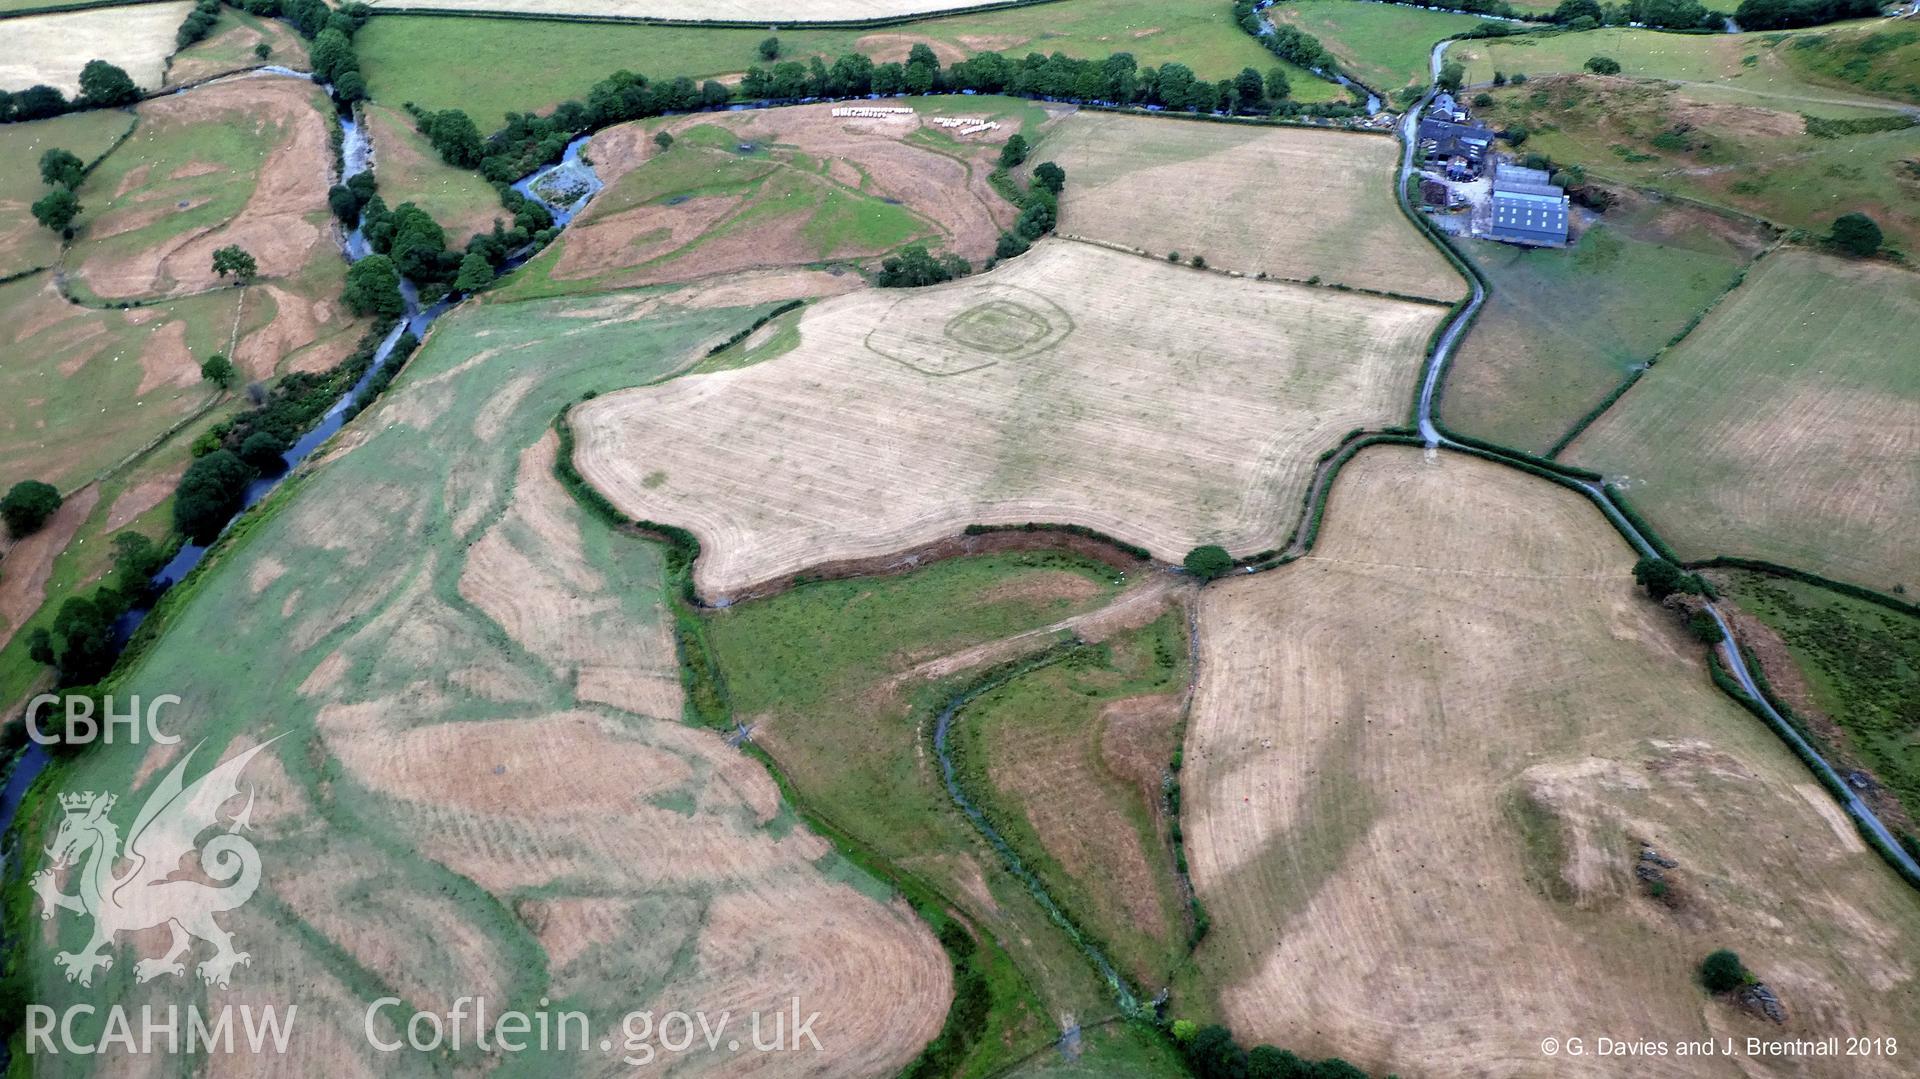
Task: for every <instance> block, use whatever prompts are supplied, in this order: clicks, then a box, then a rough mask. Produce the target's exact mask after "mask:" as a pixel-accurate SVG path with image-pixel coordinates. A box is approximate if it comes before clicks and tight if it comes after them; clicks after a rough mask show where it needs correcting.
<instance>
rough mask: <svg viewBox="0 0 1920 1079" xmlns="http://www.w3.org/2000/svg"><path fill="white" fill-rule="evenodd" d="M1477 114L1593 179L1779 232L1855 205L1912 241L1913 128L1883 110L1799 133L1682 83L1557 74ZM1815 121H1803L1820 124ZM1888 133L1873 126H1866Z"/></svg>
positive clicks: (1900, 242) (1791, 123)
mask: <svg viewBox="0 0 1920 1079" xmlns="http://www.w3.org/2000/svg"><path fill="white" fill-rule="evenodd" d="M1493 97H1494V100H1495V104H1494V105H1493V106H1492V107H1490V108H1486V109H1483V110H1482V112H1481V115H1482V116H1483V117H1484V118H1486V119H1487V120H1488V121H1489V122H1491V123H1493V124H1494V125H1495V126H1500V127H1505V126H1509V125H1513V124H1518V125H1521V126H1524V127H1526V128H1527V130H1528V131H1530V132H1531V133H1532V137H1531V138H1530V139H1529V140H1528V142H1527V146H1526V148H1527V150H1528V151H1530V152H1538V153H1544V154H1546V155H1548V156H1549V157H1551V158H1553V159H1554V161H1556V162H1560V163H1576V162H1577V163H1579V164H1581V165H1584V166H1585V167H1586V168H1587V169H1588V171H1589V172H1590V173H1592V174H1593V175H1594V176H1596V177H1604V178H1607V179H1612V180H1619V181H1624V182H1627V183H1631V184H1634V185H1636V186H1641V187H1648V188H1652V189H1653V190H1656V191H1662V192H1669V193H1672V194H1676V195H1684V196H1686V197H1688V198H1694V199H1699V200H1701V201H1704V202H1708V203H1711V204H1714V205H1717V206H1725V207H1727V208H1729V209H1733V210H1738V211H1741V212H1744V213H1748V214H1752V215H1754V216H1757V217H1761V218H1764V219H1766V220H1769V221H1772V222H1775V223H1776V224H1779V225H1781V226H1783V227H1786V228H1802V229H1807V230H1808V231H1810V232H1813V233H1815V234H1825V232H1826V231H1827V230H1828V228H1830V227H1831V226H1832V224H1833V219H1834V218H1835V217H1838V216H1839V215H1840V214H1842V213H1846V212H1849V211H1854V210H1858V211H1861V212H1864V213H1866V214H1868V215H1869V216H1871V217H1872V218H1874V220H1876V221H1878V222H1879V223H1880V227H1881V228H1882V229H1884V230H1885V231H1886V233H1887V235H1888V238H1889V242H1890V243H1892V244H1894V245H1895V246H1898V247H1902V248H1907V249H1913V248H1914V247H1916V246H1920V165H1916V164H1914V162H1915V161H1916V160H1917V159H1920V127H1915V126H1907V127H1900V126H1898V125H1901V124H1911V123H1912V118H1911V117H1907V116H1904V115H1902V114H1898V113H1895V112H1893V111H1890V110H1881V111H1867V110H1859V109H1850V110H1847V111H1848V112H1849V114H1850V115H1848V116H1847V117H1844V118H1842V119H1840V120H1839V121H1838V124H1839V125H1854V127H1855V130H1854V131H1853V132H1852V133H1846V132H1844V131H1843V130H1838V129H1836V127H1835V125H1833V124H1828V125H1826V126H1824V127H1822V128H1820V129H1819V130H1822V131H1828V132H1829V134H1828V135H1827V136H1826V137H1822V136H1821V135H1817V134H1814V133H1812V132H1810V131H1809V130H1808V125H1809V121H1808V120H1807V119H1806V118H1805V117H1804V116H1802V115H1800V113H1799V112H1798V111H1792V110H1789V109H1786V108H1783V107H1780V106H1784V105H1785V102H1783V101H1782V100H1780V99H1775V98H1770V99H1767V100H1766V102H1765V105H1766V107H1765V108H1764V109H1763V108H1759V107H1756V106H1755V104H1754V103H1753V102H1751V101H1749V102H1745V103H1713V104H1707V103H1700V102H1696V101H1694V100H1692V97H1693V94H1692V88H1686V89H1681V90H1677V89H1675V88H1674V87H1672V86H1670V85H1666V84H1661V83H1654V82H1640V83H1622V82H1618V81H1615V80H1602V79H1593V78H1588V77H1577V76H1564V77H1556V78H1549V79H1542V80H1538V81H1535V82H1531V83H1529V84H1528V85H1526V86H1521V87H1508V88H1506V89H1503V90H1499V91H1495V92H1494V93H1493ZM1820 122H1821V121H1814V123H1820ZM1889 126H1890V128H1891V129H1880V130H1876V129H1875V128H1876V127H1889Z"/></svg>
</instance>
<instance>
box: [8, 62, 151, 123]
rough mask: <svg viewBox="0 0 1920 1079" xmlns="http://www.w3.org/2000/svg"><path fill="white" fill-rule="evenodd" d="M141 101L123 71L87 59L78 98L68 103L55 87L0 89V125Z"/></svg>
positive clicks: (138, 88) (130, 77) (44, 85)
mask: <svg viewBox="0 0 1920 1079" xmlns="http://www.w3.org/2000/svg"><path fill="white" fill-rule="evenodd" d="M138 100H140V87H139V86H137V85H135V84H134V81H133V77H132V76H131V75H128V74H127V73H126V70H125V69H123V68H120V67H116V66H114V65H113V64H109V63H107V62H106V61H105V60H89V61H87V63H86V66H85V67H82V68H81V69H80V96H79V97H76V98H74V99H73V100H71V101H69V100H67V96H66V95H65V94H63V93H61V92H60V90H59V88H58V87H53V86H48V85H46V84H45V83H41V84H38V85H35V86H29V87H27V88H26V89H25V90H16V91H7V90H0V124H10V123H24V122H26V121H28V120H44V119H47V118H48V117H51V116H59V115H60V114H62V113H67V112H79V111H80V110H82V109H111V108H118V107H119V106H121V105H131V104H132V103H134V102H135V101H138Z"/></svg>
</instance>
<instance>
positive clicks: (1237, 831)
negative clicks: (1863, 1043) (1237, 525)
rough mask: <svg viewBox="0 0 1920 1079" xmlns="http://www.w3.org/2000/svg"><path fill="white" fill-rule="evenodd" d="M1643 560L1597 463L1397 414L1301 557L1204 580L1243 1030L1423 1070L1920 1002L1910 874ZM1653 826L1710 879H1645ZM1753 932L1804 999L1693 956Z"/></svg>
mask: <svg viewBox="0 0 1920 1079" xmlns="http://www.w3.org/2000/svg"><path fill="white" fill-rule="evenodd" d="M1633 560H1634V553H1633V551H1632V550H1631V549H1630V548H1628V546H1627V545H1626V544H1625V543H1624V542H1623V541H1622V540H1621V539H1620V538H1619V537H1618V535H1617V534H1616V533H1615V532H1614V531H1613V530H1612V529H1611V528H1610V527H1608V526H1607V525H1606V523H1605V522H1604V520H1603V518H1602V517H1601V516H1600V514H1599V513H1598V511H1597V510H1596V509H1594V508H1593V506H1592V505H1591V503H1589V502H1587V501H1586V500H1585V499H1583V498H1581V497H1580V496H1578V495H1576V494H1574V493H1572V492H1569V491H1566V490H1563V489H1561V488H1558V487H1555V486H1552V485H1550V484H1546V483H1543V482H1541V481H1539V480H1537V479H1535V478H1532V477H1530V476H1528V475H1526V474H1524V473H1521V472H1518V471H1513V470H1508V469H1503V468H1500V467H1498V466H1495V465H1493V464H1490V463H1487V462H1482V461H1479V460H1475V459H1471V458H1466V457H1462V456H1457V455H1453V454H1444V453H1443V454H1440V455H1439V456H1438V457H1435V458H1432V459H1428V458H1427V457H1426V456H1425V455H1424V454H1423V453H1422V452H1421V451H1419V450H1417V449H1384V448H1383V449H1372V450H1367V451H1364V452H1363V453H1362V454H1361V455H1360V456H1359V457H1358V458H1356V459H1355V460H1354V461H1353V462H1351V463H1350V464H1349V465H1347V467H1346V468H1345V470H1343V471H1342V473H1341V474H1340V477H1339V481H1338V483H1337V485H1336V486H1335V487H1334V489H1333V491H1332V495H1331V499H1330V501H1329V504H1328V506H1327V513H1326V524H1325V528H1324V530H1323V532H1322V533H1321V535H1320V538H1319V541H1318V543H1317V545H1316V546H1315V548H1314V551H1313V553H1312V554H1311V555H1310V556H1309V557H1308V558H1306V559H1304V560H1302V561H1300V562H1297V563H1294V564H1292V565H1290V566H1287V567H1284V568H1282V569H1280V570H1277V571H1274V572H1271V573H1266V574H1261V575H1258V576H1255V577H1250V578H1244V579H1232V580H1229V581H1227V582H1223V583H1222V584H1220V585H1217V586H1214V587H1210V588H1208V589H1207V590H1206V591H1205V592H1203V593H1202V596H1201V606H1200V622H1201V635H1200V641H1201V668H1200V677H1199V687H1198V692H1197V695H1196V698H1195V701H1194V707H1193V717H1192V721H1191V726H1190V728H1189V732H1188V739H1187V746H1186V768H1185V769H1184V771H1183V773H1182V781H1183V790H1184V794H1185V798H1184V806H1185V810H1186V814H1185V822H1186V836H1187V843H1188V848H1187V849H1188V855H1189V859H1190V862H1191V865H1192V868H1193V875H1194V883H1195V886H1196V887H1197V888H1198V889H1199V892H1200V895H1201V898H1202V899H1203V901H1204V902H1205V903H1206V905H1207V908H1208V910H1209V912H1210V913H1211V914H1212V916H1213V934H1212V935H1210V936H1209V937H1208V938H1207V940H1206V941H1205V943H1204V944H1203V945H1202V947H1201V949H1200V951H1199V953H1198V955H1197V958H1196V961H1197V965H1198V968H1199V970H1200V971H1201V972H1202V975H1201V977H1200V978H1198V979H1197V982H1198V985H1197V986H1196V988H1201V991H1205V992H1210V993H1213V994H1215V996H1214V999H1215V1000H1217V1002H1218V1005H1219V1007H1220V1008H1221V1009H1222V1011H1223V1013H1224V1015H1225V1017H1226V1019H1227V1020H1228V1021H1229V1022H1230V1023H1231V1025H1232V1026H1233V1027H1234V1029H1235V1031H1236V1033H1240V1034H1241V1036H1242V1037H1243V1038H1244V1039H1246V1040H1248V1041H1253V1040H1260V1041H1269V1042H1273V1043H1275V1044H1281V1045H1287V1046H1290V1047H1293V1048H1294V1049H1295V1050H1296V1051H1298V1052H1301V1053H1302V1054H1303V1055H1305V1054H1307V1053H1311V1054H1313V1055H1325V1054H1328V1053H1339V1054H1340V1055H1342V1056H1344V1057H1346V1058H1347V1059H1350V1060H1353V1061H1355V1062H1356V1063H1358V1064H1361V1065H1362V1066H1363V1067H1365V1068H1366V1069H1367V1070H1368V1071H1369V1072H1375V1073H1378V1072H1386V1071H1399V1072H1401V1073H1422V1074H1424V1073H1428V1072H1436V1073H1451V1072H1454V1071H1457V1070H1458V1067H1459V1063H1460V1062H1461V1061H1463V1060H1473V1061H1514V1062H1520V1061H1532V1060H1536V1059H1538V1057H1537V1053H1538V1046H1539V1043H1540V1039H1541V1038H1542V1037H1544V1036H1546V1034H1547V1033H1550V1032H1551V1031H1553V1030H1580V1029H1588V1030H1599V1029H1602V1028H1604V1027H1607V1026H1618V1027H1621V1028H1631V1029H1643V1030H1667V1031H1674V1032H1675V1034H1674V1035H1673V1036H1674V1037H1680V1036H1682V1035H1681V1034H1680V1033H1679V1032H1681V1031H1694V1030H1700V1031H1702V1034H1703V1035H1704V1034H1705V1033H1707V1032H1711V1033H1713V1034H1714V1035H1715V1036H1733V1037H1736V1038H1742V1037H1745V1036H1746V1035H1747V1034H1750V1033H1751V1034H1753V1035H1756V1036H1762V1037H1779V1036H1787V1037H1792V1036H1808V1037H1812V1036H1815V1034H1814V1032H1815V1031H1817V1030H1818V1029H1819V1028H1820V1025H1821V1024H1822V1023H1824V1022H1828V1021H1830V1020H1835V1019H1837V1018H1838V1017H1839V1016H1850V1017H1852V1020H1853V1021H1855V1022H1872V1023H1881V1024H1886V1025H1887V1027H1888V1029H1899V1030H1901V1031H1902V1034H1901V1035H1899V1036H1900V1037H1903V1038H1904V1037H1906V1036H1909V1035H1908V1034H1907V1033H1906V1032H1907V1031H1912V1030H1915V1029H1916V1028H1915V1021H1914V1018H1913V1016H1914V1013H1913V1011H1912V1010H1911V1008H1909V1007H1907V1005H1906V1003H1905V1001H1906V1000H1907V999H1908V997H1909V995H1910V994H1911V993H1913V992H1914V989H1915V986H1916V985H1917V984H1920V963H1916V961H1915V960H1914V958H1913V956H1914V955H1915V954H1916V952H1915V944H1916V943H1920V912H1916V910H1915V908H1914V905H1913V903H1912V895H1911V892H1910V891H1909V890H1908V889H1907V888H1906V887H1905V886H1904V885H1902V884H1901V883H1900V882H1899V881H1898V880H1897V879H1896V878H1895V877H1894V876H1893V874H1892V873H1891V872H1890V871H1889V870H1888V868H1887V867H1886V866H1885V864H1884V863H1882V862H1881V861H1880V860H1879V859H1878V858H1877V857H1875V856H1874V855H1872V854H1871V853H1868V852H1863V851H1862V850H1860V849H1859V848H1858V846H1857V844H1855V843H1849V842H1845V841H1843V840H1842V838H1841V837H1840V836H1839V835H1838V834H1837V833H1836V830H1835V828H1834V827H1833V825H1832V824H1831V822H1830V820H1829V818H1828V814H1827V813H1826V812H1824V811H1823V810H1821V809H1818V808H1816V807H1815V806H1814V805H1813V804H1811V803H1810V802H1809V801H1808V799H1807V798H1806V797H1804V796H1803V795H1802V793H1801V790H1800V788H1801V787H1803V786H1805V785H1807V784H1808V782H1809V778H1808V775H1807V772H1806V770H1805V767H1804V766H1803V765H1802V764H1800V762H1799V761H1798V760H1797V759H1796V758H1794V757H1793V756H1792V755H1791V754H1790V753H1789V752H1788V751H1787V750H1786V748H1785V747H1784V746H1783V745H1782V744H1781V743H1780V742H1779V740H1778V739H1777V738H1776V737H1775V736H1774V735H1773V734H1772V732H1771V731H1769V730H1767V729H1766V728H1765V727H1764V726H1763V725H1761V724H1759V723H1757V722H1755V721H1754V720H1753V719H1752V718H1751V717H1750V716H1749V715H1747V714H1746V713H1745V712H1744V711H1743V710H1741V709H1740V708H1739V707H1738V706H1737V705H1735V704H1734V703H1733V702H1732V701H1731V700H1730V699H1728V698H1726V697H1725V696H1724V695H1722V694H1720V693H1719V691H1717V690H1716V689H1714V688H1713V686H1712V685H1711V683H1710V682H1709V681H1708V680H1707V679H1706V678H1705V676H1704V673H1703V670H1702V650H1701V648H1700V647H1699V646H1698V645H1697V644H1695V643H1694V642H1692V641H1691V640H1689V639H1687V638H1686V637H1685V635H1684V633H1682V632H1681V631H1680V629H1679V627H1678V625H1677V623H1676V622H1675V621H1674V620H1673V619H1672V617H1671V615H1670V613H1669V612H1666V611H1663V610H1661V609H1659V608H1658V607H1656V606H1655V605H1653V604H1651V603H1649V602H1647V601H1646V600H1645V599H1644V598H1642V597H1641V596H1640V595H1639V594H1637V593H1636V591H1635V589H1634V587H1633V584H1632V578H1631V574H1630V569H1631V566H1632V563H1633ZM1643 843H1646V844H1651V845H1653V846H1655V847H1656V848H1657V849H1658V850H1659V851H1661V852H1662V853H1663V855H1664V856H1666V857H1669V858H1671V859H1673V860H1674V861H1676V862H1677V863H1678V865H1679V869H1678V870H1676V872H1677V873H1680V874H1682V875H1683V876H1684V879H1685V880H1686V881H1687V890H1688V898H1687V904H1686V906H1687V909H1686V910H1685V911H1679V912H1676V911H1675V910H1673V909H1671V908H1669V907H1668V906H1666V905H1664V904H1662V903H1660V902H1658V901H1657V900H1655V899H1653V898H1651V897H1649V896H1647V895H1645V894H1643V892H1642V891H1641V889H1640V888H1639V887H1638V882H1637V881H1636V880H1635V879H1634V877H1633V876H1632V873H1633V869H1632V867H1633V865H1634V864H1635V861H1636V859H1637V858H1638V855H1639V852H1640V849H1641V846H1640V845H1641V844H1643ZM1783 926H1793V927H1799V928H1798V929H1795V930H1792V931H1785V932H1783V931H1782V930H1781V927H1783ZM1729 941H1738V942H1741V943H1740V951H1741V955H1742V958H1743V959H1745V960H1746V961H1747V963H1748V965H1749V966H1751V967H1753V968H1754V969H1756V970H1759V971H1761V972H1762V977H1763V978H1765V979H1766V981H1767V982H1768V984H1770V985H1772V986H1774V988H1775V989H1776V990H1777V991H1778V992H1779V994H1780V996H1781V999H1782V1000H1783V1001H1784V1002H1785V1003H1786V1005H1787V1008H1788V1010H1789V1011H1790V1013H1791V1015H1792V1017H1791V1018H1790V1019H1789V1021H1788V1022H1787V1024H1786V1025H1785V1026H1784V1028H1783V1027H1779V1026H1774V1025H1772V1024H1770V1023H1766V1022H1765V1021H1764V1020H1759V1019H1755V1018H1753V1017H1751V1016H1748V1015H1746V1014H1745V1013H1744V1012H1739V1011H1736V1010H1733V1009H1729V1008H1725V1007H1723V1006H1721V1005H1719V1004H1717V1003H1715V1002H1713V1001H1711V1000H1709V999H1707V998H1705V997H1703V995H1702V994H1701V993H1700V991H1699V990H1698V988H1697V987H1696V985H1695V983H1694V967H1695V965H1696V964H1697V963H1698V962H1699V959H1700V957H1701V956H1703V955H1705V954H1706V953H1707V952H1709V951H1711V950H1713V949H1714V948H1716V947H1722V946H1725V944H1726V943H1727V942H1729ZM1569 984H1577V985H1578V986H1579V991H1578V992H1566V991H1565V986H1567V985H1569ZM1556 986H1558V987H1560V988H1558V989H1556V988H1555V987H1556ZM1202 987H1204V988H1202ZM1685 1036H1686V1037H1695V1036H1697V1035H1693V1034H1687V1035H1685ZM1741 1064H1742V1062H1741V1061H1740V1060H1737V1059H1736V1060H1731V1061H1726V1060H1722V1061H1704V1062H1703V1061H1700V1060H1688V1059H1677V1058H1648V1059H1645V1060H1642V1061H1640V1062H1639V1063H1637V1064H1636V1065H1635V1067H1636V1068H1637V1069H1638V1071H1637V1072H1636V1074H1646V1075H1656V1076H1666V1075H1672V1076H1682V1075H1684V1076H1699V1075H1729V1076H1732V1075H1744V1074H1746V1072H1745V1071H1744V1070H1743V1069H1742V1067H1741ZM1530 1066H1531V1065H1525V1064H1516V1065H1515V1067H1516V1068H1518V1069H1519V1070H1520V1071H1523V1072H1524V1071H1526V1070H1527V1069H1528V1068H1529V1067H1530ZM1554 1067H1555V1074H1567V1075H1596V1076H1598V1075H1615V1074H1618V1066H1617V1063H1616V1062H1612V1061H1608V1060H1604V1059H1597V1058H1594V1057H1585V1058H1580V1057H1563V1058H1561V1059H1560V1060H1559V1061H1558V1062H1556V1064H1555V1065H1554ZM1795 1067H1796V1068H1798V1069H1801V1070H1803V1071H1805V1072H1806V1073H1807V1074H1813V1075H1835V1076H1842V1075H1848V1076H1850V1075H1863V1074H1872V1075H1889V1076H1891V1075H1895V1074H1899V1073H1900V1069H1901V1068H1903V1067H1904V1065H1895V1064H1893V1063H1892V1062H1891V1061H1887V1060H1880V1061H1860V1060H1855V1061H1839V1060H1816V1059H1812V1058H1808V1059H1803V1060H1798V1061H1796V1062H1795ZM1493 1070H1494V1071H1495V1072H1502V1071H1506V1070H1509V1069H1506V1068H1499V1067H1497V1068H1494V1069H1493Z"/></svg>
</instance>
